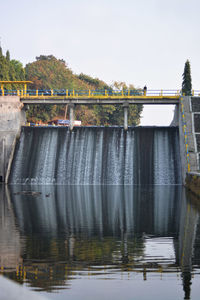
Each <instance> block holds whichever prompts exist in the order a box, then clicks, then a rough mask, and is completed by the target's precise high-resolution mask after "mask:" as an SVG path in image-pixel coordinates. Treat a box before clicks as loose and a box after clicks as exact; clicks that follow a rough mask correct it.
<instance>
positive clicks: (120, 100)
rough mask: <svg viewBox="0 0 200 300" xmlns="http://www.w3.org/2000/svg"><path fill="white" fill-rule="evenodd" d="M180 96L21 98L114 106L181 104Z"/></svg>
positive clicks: (50, 102) (44, 101)
mask: <svg viewBox="0 0 200 300" xmlns="http://www.w3.org/2000/svg"><path fill="white" fill-rule="evenodd" d="M179 98H180V96H120V97H116V96H104V97H98V96H90V97H89V96H88V97H84V96H68V97H63V96H40V97H36V96H33V97H32V96H26V97H20V100H21V102H22V103H23V104H45V105H46V104H52V105H55V104H56V105H63V104H76V105H98V104H99V105H114V104H125V103H127V104H135V105H136V104H143V105H144V104H157V105H158V104H165V105H172V104H178V103H179Z"/></svg>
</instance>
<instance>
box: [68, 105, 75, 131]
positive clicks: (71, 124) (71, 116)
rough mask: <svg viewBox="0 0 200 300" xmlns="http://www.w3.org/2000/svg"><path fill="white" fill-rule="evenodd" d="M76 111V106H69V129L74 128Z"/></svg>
mask: <svg viewBox="0 0 200 300" xmlns="http://www.w3.org/2000/svg"><path fill="white" fill-rule="evenodd" d="M74 110H75V105H74V104H70V105H69V129H70V130H73V128H74Z"/></svg>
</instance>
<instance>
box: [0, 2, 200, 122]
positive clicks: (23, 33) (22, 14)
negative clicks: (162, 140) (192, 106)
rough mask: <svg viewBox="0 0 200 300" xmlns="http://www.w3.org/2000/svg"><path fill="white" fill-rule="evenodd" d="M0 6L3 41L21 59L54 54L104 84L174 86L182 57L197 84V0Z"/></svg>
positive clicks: (199, 71)
mask: <svg viewBox="0 0 200 300" xmlns="http://www.w3.org/2000/svg"><path fill="white" fill-rule="evenodd" d="M0 7H1V17H0V37H1V45H2V48H3V50H4V51H6V50H7V49H9V50H10V54H11V58H14V59H18V60H20V61H21V62H23V64H24V65H25V64H26V63H28V62H31V61H34V60H35V57H36V56H39V55H41V54H44V55H50V54H53V55H54V56H56V57H57V58H62V59H64V60H65V61H66V62H67V64H68V66H69V67H70V68H71V69H72V71H74V72H75V73H77V74H79V73H81V72H83V73H85V74H88V75H91V76H94V77H98V78H99V79H102V80H104V81H106V82H107V83H108V84H111V83H112V82H113V81H115V80H117V81H125V82H126V83H127V84H133V85H134V86H135V87H143V86H144V85H145V84H146V85H147V87H148V89H180V88H181V82H182V73H183V68H184V64H185V61H186V60H187V59H189V60H190V63H191V71H192V83H193V88H194V89H200V82H199V77H200V59H199V55H200V38H199V31H200V17H199V14H200V1H199V0H190V1H189V0H187V1H186V0H168V1H164V0H85V1H84V0H18V1H15V0H0ZM171 110H172V109H171V108H168V109H166V107H165V108H164V111H165V112H166V113H165V117H167V114H168V111H169V112H170V111H171ZM147 111H148V109H147V110H146V112H147ZM158 115H159V114H158V113H156V114H155V115H154V114H153V116H151V117H150V119H152V121H153V119H154V121H153V122H155V117H157V118H158V117H159V116H158ZM149 116H150V114H148V113H147V114H146V115H145V112H144V118H143V123H145V122H144V119H145V120H147V119H148V117H149ZM160 116H162V114H161V115H160ZM169 118H171V114H170V117H169ZM161 119H162V120H163V118H161ZM149 122H151V121H150V120H149V121H148V122H147V123H149ZM167 122H168V121H167Z"/></svg>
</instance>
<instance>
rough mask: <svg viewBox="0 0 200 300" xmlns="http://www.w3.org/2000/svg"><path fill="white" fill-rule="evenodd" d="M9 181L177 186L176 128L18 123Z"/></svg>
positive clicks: (178, 163) (178, 161) (179, 176)
mask: <svg viewBox="0 0 200 300" xmlns="http://www.w3.org/2000/svg"><path fill="white" fill-rule="evenodd" d="M9 182H10V183H14V184H17V183H20V184H21V183H22V184H52V183H56V184H77V185H79V184H97V185H99V184H113V185H114V184H116V185H118V184H130V185H132V184H180V183H181V167H180V153H179V142H178V129H177V128H175V127H135V128H129V129H128V131H124V130H123V128H120V127H77V128H74V130H73V131H72V132H70V131H69V129H68V128H66V127H65V128H64V127H63V128H61V127H59V128H57V127H55V128H52V127H51V128H37V127H30V128H29V127H23V128H22V133H21V137H20V141H19V143H18V145H17V147H16V151H15V156H14V160H13V164H12V169H11V174H10V179H9Z"/></svg>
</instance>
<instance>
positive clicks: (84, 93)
mask: <svg viewBox="0 0 200 300" xmlns="http://www.w3.org/2000/svg"><path fill="white" fill-rule="evenodd" d="M0 96H20V97H23V98H26V97H34V98H36V97H48V98H51V97H52V98H53V97H54V98H55V97H58V96H59V97H66V98H71V97H73V98H74V97H87V98H94V97H103V98H106V97H107V98H110V97H118V98H119V97H122V98H126V97H130V98H131V97H140V96H142V97H148V96H149V97H152V96H155V97H157V96H159V97H162V96H163V97H165V96H169V97H170V96H171V97H178V96H182V93H181V90H147V91H143V90H141V89H126V90H125V89H122V90H112V89H104V90H75V89H39V90H31V89H17V90H8V89H5V88H3V89H0ZM192 96H200V90H193V91H192Z"/></svg>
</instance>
